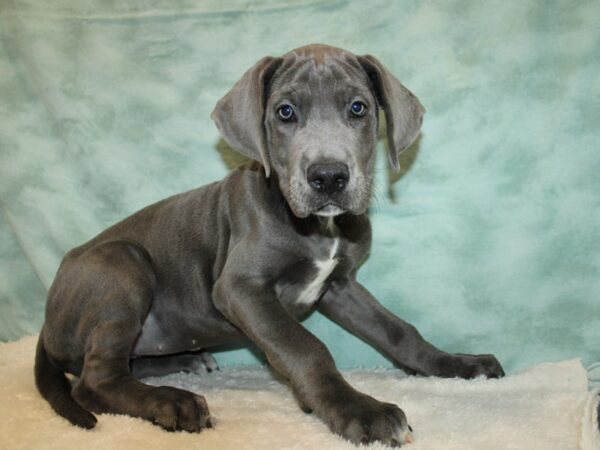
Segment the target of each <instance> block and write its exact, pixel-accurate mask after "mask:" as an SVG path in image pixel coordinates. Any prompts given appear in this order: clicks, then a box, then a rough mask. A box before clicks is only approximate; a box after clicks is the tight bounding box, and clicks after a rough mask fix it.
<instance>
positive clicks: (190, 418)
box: [147, 386, 212, 433]
mask: <svg viewBox="0 0 600 450" xmlns="http://www.w3.org/2000/svg"><path fill="white" fill-rule="evenodd" d="M147 401H148V402H149V404H148V405H147V406H148V410H147V411H148V414H149V417H147V418H148V419H149V420H150V421H152V422H153V423H154V424H156V425H159V426H160V427H162V428H164V429H165V430H167V431H179V430H183V431H189V432H190V433H198V432H200V431H201V430H202V429H204V428H212V424H211V420H210V413H209V411H208V405H207V404H206V400H205V399H204V397H202V396H200V395H196V394H192V393H191V392H188V391H184V390H182V389H176V388H173V387H168V386H160V387H157V388H154V389H153V391H152V394H151V395H149V396H148V397H147Z"/></svg>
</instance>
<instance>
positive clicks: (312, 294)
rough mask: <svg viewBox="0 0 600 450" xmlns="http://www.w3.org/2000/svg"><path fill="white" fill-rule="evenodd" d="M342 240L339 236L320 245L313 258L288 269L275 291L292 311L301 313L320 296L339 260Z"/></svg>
mask: <svg viewBox="0 0 600 450" xmlns="http://www.w3.org/2000/svg"><path fill="white" fill-rule="evenodd" d="M339 250H340V241H339V239H338V238H337V237H335V238H331V239H327V240H326V241H325V242H324V243H322V244H321V245H319V251H318V252H317V253H316V254H315V255H313V257H312V258H310V259H303V260H302V261H300V262H299V263H297V264H295V265H293V266H291V267H289V268H288V270H287V271H286V274H285V277H284V278H283V279H282V280H280V283H278V286H277V287H276V291H277V294H278V297H279V299H280V301H281V303H282V304H283V305H284V307H285V308H286V309H287V310H288V311H289V312H290V313H292V314H294V315H295V314H302V313H303V312H305V311H306V310H308V309H309V308H310V307H311V306H312V305H313V304H314V303H315V302H316V301H317V300H318V299H319V297H320V296H321V294H322V293H323V289H324V288H325V285H326V282H327V280H328V278H329V277H330V276H331V274H332V273H333V271H334V269H335V268H336V267H337V265H338V262H339Z"/></svg>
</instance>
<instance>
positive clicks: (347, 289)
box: [319, 279, 504, 378]
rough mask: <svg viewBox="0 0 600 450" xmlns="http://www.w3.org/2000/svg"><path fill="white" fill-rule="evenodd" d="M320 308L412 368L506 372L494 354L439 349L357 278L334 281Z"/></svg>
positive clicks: (455, 373)
mask: <svg viewBox="0 0 600 450" xmlns="http://www.w3.org/2000/svg"><path fill="white" fill-rule="evenodd" d="M319 310H320V311H321V312H322V313H323V314H325V315H326V316H328V317H329V318H330V319H332V320H333V321H335V322H337V323H338V324H340V325H341V326H343V327H344V328H346V329H347V330H348V331H350V332H352V333H353V334H355V335H357V336H359V337H360V338H362V339H364V340H365V341H367V342H369V343H370V344H372V345H373V346H374V347H376V348H377V349H378V350H380V351H381V352H383V353H384V354H385V355H387V356H388V357H390V358H391V359H392V360H393V361H394V362H396V363H397V364H398V365H399V366H401V367H403V368H405V369H409V371H414V372H417V373H420V374H424V375H435V376H440V377H461V378H473V377H476V376H478V375H485V376H487V377H493V378H497V377H501V376H503V375H504V371H503V370H502V366H501V365H500V363H499V362H498V360H497V359H496V358H495V357H494V356H493V355H463V354H449V353H446V352H443V351H441V350H440V349H438V348H436V347H435V346H433V345H432V344H430V343H429V342H427V341H426V340H425V339H423V337H422V336H421V335H420V334H419V332H418V331H417V330H416V328H415V327H414V326H412V325H410V324H409V323H407V322H405V321H403V320H402V319H400V318H399V317H397V316H395V315H394V314H392V313H391V312H390V311H389V310H387V309H386V308H385V307H383V306H382V305H381V304H380V303H379V302H378V301H377V300H376V299H375V298H374V297H373V296H372V295H371V293H370V292H369V291H368V290H367V289H366V288H364V287H363V286H362V285H361V284H360V283H358V282H357V281H356V280H354V279H345V280H342V281H336V282H334V283H332V285H331V286H330V288H329V289H328V290H327V292H326V293H325V294H324V295H323V297H322V298H321V301H320V303H319Z"/></svg>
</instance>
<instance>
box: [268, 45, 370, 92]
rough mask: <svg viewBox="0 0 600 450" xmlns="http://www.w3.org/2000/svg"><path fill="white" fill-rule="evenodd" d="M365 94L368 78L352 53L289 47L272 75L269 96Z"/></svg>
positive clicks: (368, 88) (367, 87) (367, 90)
mask: <svg viewBox="0 0 600 450" xmlns="http://www.w3.org/2000/svg"><path fill="white" fill-rule="evenodd" d="M305 95H310V96H311V97H313V98H315V97H316V98H319V97H320V98H328V97H333V98H340V99H344V98H346V97H348V98H350V97H352V96H357V95H358V96H362V97H367V98H368V97H369V96H370V95H371V87H370V81H369V79H368V77H367V74H366V72H365V71H364V69H363V68H362V66H361V65H360V64H359V63H358V61H357V59H356V57H355V56H354V55H352V54H351V53H347V52H341V51H329V52H328V51H299V52H298V51H292V52H290V53H288V54H287V55H285V56H284V57H283V63H282V64H281V66H280V67H279V69H278V70H277V72H276V73H275V75H274V76H273V79H272V81H271V85H270V87H269V97H274V99H275V100H277V99H278V98H292V99H293V98H297V97H303V96H305Z"/></svg>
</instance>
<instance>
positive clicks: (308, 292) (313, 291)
mask: <svg viewBox="0 0 600 450" xmlns="http://www.w3.org/2000/svg"><path fill="white" fill-rule="evenodd" d="M339 244H340V241H339V239H337V238H336V239H334V240H333V245H332V246H331V251H330V252H329V258H327V259H322V260H316V261H315V262H314V264H315V266H316V268H317V270H318V271H317V276H316V277H315V278H314V279H313V280H312V281H311V282H310V283H308V285H307V286H306V287H305V288H304V290H302V292H300V295H299V296H298V300H296V301H297V302H298V303H304V304H308V305H310V304H311V303H313V302H315V301H316V300H317V299H318V298H319V294H320V293H321V289H323V283H324V282H325V280H326V279H327V277H328V276H329V275H331V272H333V269H335V266H336V265H337V263H338V260H337V258H336V255H337V251H338V246H339Z"/></svg>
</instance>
